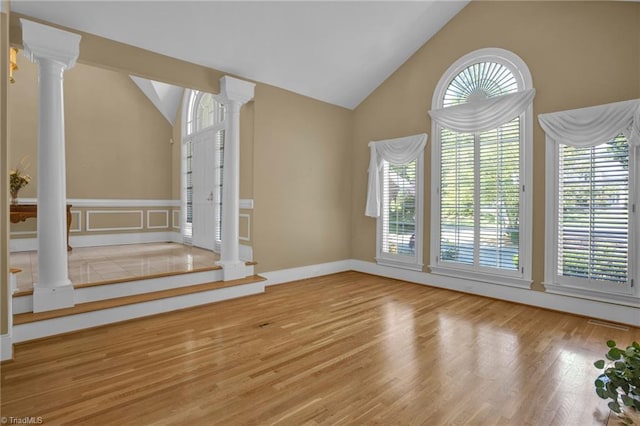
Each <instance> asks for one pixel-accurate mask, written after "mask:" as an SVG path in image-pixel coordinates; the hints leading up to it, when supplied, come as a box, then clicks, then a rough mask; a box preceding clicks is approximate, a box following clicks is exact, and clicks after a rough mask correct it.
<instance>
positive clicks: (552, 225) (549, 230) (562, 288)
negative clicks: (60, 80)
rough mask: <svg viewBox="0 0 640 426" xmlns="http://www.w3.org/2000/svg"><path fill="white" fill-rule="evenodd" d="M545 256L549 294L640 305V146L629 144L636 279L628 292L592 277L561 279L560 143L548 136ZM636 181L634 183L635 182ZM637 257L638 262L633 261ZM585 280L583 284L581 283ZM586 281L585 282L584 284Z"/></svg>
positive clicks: (632, 267)
mask: <svg viewBox="0 0 640 426" xmlns="http://www.w3.org/2000/svg"><path fill="white" fill-rule="evenodd" d="M545 148H546V149H545V168H546V172H545V175H546V178H545V216H544V218H545V258H544V270H545V272H544V281H543V283H542V284H543V285H544V287H545V290H546V291H547V292H548V293H553V294H559V295H563V296H572V297H579V298H583V299H589V300H597V301H601V302H607V303H614V304H619V305H624V306H633V307H640V291H639V289H638V287H639V285H640V262H638V260H637V259H638V256H639V255H640V252H639V250H640V235H639V234H640V218H639V216H640V215H639V214H638V207H637V206H638V200H640V184H638V180H639V179H640V176H638V175H639V173H640V149H638V147H634V146H631V145H629V184H630V185H629V204H630V205H631V206H633V207H632V208H631V209H629V251H628V256H629V271H628V273H629V278H630V279H633V280H634V285H633V287H631V288H625V289H624V290H625V291H621V292H610V293H605V292H603V291H600V290H597V289H596V288H594V286H590V285H589V284H588V282H589V280H582V279H576V280H568V279H566V278H565V280H562V281H563V282H560V281H559V280H558V278H559V277H558V275H557V269H558V244H557V241H558V216H557V214H556V213H557V211H558V183H559V182H558V179H559V170H558V160H559V155H560V154H559V149H560V143H559V142H557V141H555V140H553V139H551V138H549V137H547V138H546V143H545ZM634 182H635V185H633V183H634ZM634 259H636V260H635V262H634ZM581 283H582V284H581ZM585 283H586V285H585Z"/></svg>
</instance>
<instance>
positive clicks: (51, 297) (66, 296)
mask: <svg viewBox="0 0 640 426" xmlns="http://www.w3.org/2000/svg"><path fill="white" fill-rule="evenodd" d="M74 305H75V302H74V300H73V286H72V285H71V281H69V284H68V285H63V286H56V287H40V286H38V284H35V285H34V286H33V312H34V313H35V312H44V311H53V310H54V309H63V308H70V307H72V306H74Z"/></svg>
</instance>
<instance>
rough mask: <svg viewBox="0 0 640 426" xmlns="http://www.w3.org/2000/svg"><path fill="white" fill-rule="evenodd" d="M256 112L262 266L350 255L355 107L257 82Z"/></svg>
mask: <svg viewBox="0 0 640 426" xmlns="http://www.w3.org/2000/svg"><path fill="white" fill-rule="evenodd" d="M254 114H255V118H254V123H255V140H254V169H253V172H254V175H253V178H254V179H253V184H254V187H253V192H254V199H255V210H254V215H253V224H254V225H255V226H254V227H253V228H252V234H253V247H254V257H255V259H256V260H257V262H258V267H257V270H258V271H259V272H260V271H273V270H278V269H283V268H291V267H295V266H303V265H311V264H317V263H323V262H330V261H334V260H341V259H348V258H349V256H350V248H349V233H350V230H349V216H350V211H351V206H350V201H349V200H350V197H351V174H350V172H349V170H350V169H351V161H350V157H351V131H352V123H351V119H352V112H351V111H348V110H345V109H343V108H339V107H336V106H331V105H329V104H325V103H322V102H318V101H315V100H312V99H309V98H305V97H303V96H299V95H295V94H293V93H291V92H287V91H284V90H280V89H276V88H274V87H271V86H266V85H258V86H257V87H256V97H255V103H254Z"/></svg>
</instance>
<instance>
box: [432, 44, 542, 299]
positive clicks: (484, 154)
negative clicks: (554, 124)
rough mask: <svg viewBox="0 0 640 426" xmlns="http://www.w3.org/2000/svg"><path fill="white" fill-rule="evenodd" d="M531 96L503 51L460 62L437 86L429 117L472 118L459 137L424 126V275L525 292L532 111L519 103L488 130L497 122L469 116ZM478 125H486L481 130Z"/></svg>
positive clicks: (515, 61)
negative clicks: (427, 159)
mask: <svg viewBox="0 0 640 426" xmlns="http://www.w3.org/2000/svg"><path fill="white" fill-rule="evenodd" d="M531 90H532V87H531V77H530V74H529V71H528V69H527V67H526V65H525V64H524V62H522V60H521V59H520V58H518V57H517V56H515V55H514V54H513V53H511V52H508V51H505V50H503V49H481V50H479V51H476V52H472V53H470V54H468V55H465V56H464V57H462V58H460V59H459V60H458V61H457V62H456V63H454V64H453V65H452V66H451V67H450V68H449V69H448V70H447V72H446V73H445V74H444V75H443V77H442V78H441V80H440V82H439V83H438V87H437V88H436V91H435V93H434V100H433V105H432V107H433V109H434V110H437V112H439V113H440V112H442V113H444V112H446V111H447V110H448V109H449V108H451V109H452V111H454V110H455V109H456V108H466V110H460V109H458V110H457V111H472V112H470V113H469V114H471V115H469V116H468V118H467V120H466V122H465V124H464V130H463V131H456V130H452V129H451V128H448V127H447V125H448V124H449V123H445V124H440V122H439V121H437V120H436V119H434V120H432V123H433V131H432V134H433V135H434V138H433V150H434V154H433V155H432V161H433V163H432V178H433V181H434V185H435V188H434V191H433V192H432V199H431V200H432V203H431V205H432V214H431V219H432V221H431V229H432V232H431V264H430V268H431V270H432V272H435V273H438V274H446V275H452V276H457V277H463V278H474V279H486V280H487V281H490V282H492V283H498V284H506V285H513V286H519V287H528V286H529V285H530V276H531V271H530V269H531V268H530V265H531V261H530V250H531V218H530V213H529V209H530V207H528V206H530V203H531V200H530V195H529V194H528V193H527V192H526V189H527V186H528V185H529V183H530V181H531V170H530V162H531V139H532V132H531V122H532V120H533V116H532V107H531V104H530V103H529V104H528V105H526V104H525V105H524V111H523V112H520V113H518V112H514V113H513V114H512V115H511V116H507V117H506V118H505V119H504V121H503V122H502V123H500V122H499V121H498V122H497V126H496V127H495V128H491V127H492V126H493V125H495V124H496V123H495V121H497V120H495V121H491V119H489V118H487V117H484V116H483V115H477V114H481V113H477V112H473V111H484V110H483V109H482V108H480V107H477V105H486V104H487V102H490V101H491V102H502V99H505V98H507V97H509V96H515V95H520V94H521V93H526V92H527V91H531ZM498 98H499V99H498ZM494 99H495V100H494ZM473 114H476V115H473ZM458 117H461V116H458ZM485 122H491V123H492V124H491V125H486V124H481V123H485ZM482 126H484V127H482ZM474 128H475V129H477V130H474ZM487 128H489V129H488V130H487ZM496 277H498V278H496Z"/></svg>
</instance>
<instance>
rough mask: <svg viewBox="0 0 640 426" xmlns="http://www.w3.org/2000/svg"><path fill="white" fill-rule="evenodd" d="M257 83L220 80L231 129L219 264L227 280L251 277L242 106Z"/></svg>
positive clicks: (226, 152) (227, 138)
mask: <svg viewBox="0 0 640 426" xmlns="http://www.w3.org/2000/svg"><path fill="white" fill-rule="evenodd" d="M254 87H255V84H253V83H249V82H247V81H243V80H238V79H237V78H233V77H229V76H224V77H222V78H221V79H220V93H221V95H222V96H223V97H224V104H225V105H226V106H227V129H226V134H225V140H224V172H223V173H224V174H223V179H222V185H223V186H222V247H221V250H220V261H219V262H218V264H219V265H221V266H222V270H223V275H224V280H225V281H229V280H235V279H239V278H244V277H246V276H247V275H248V272H247V271H248V268H247V267H246V266H245V263H244V262H243V261H241V260H240V247H239V244H240V243H239V238H238V237H239V233H240V229H239V215H240V107H242V105H244V104H245V103H247V102H249V101H250V100H251V99H253V90H254Z"/></svg>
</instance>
